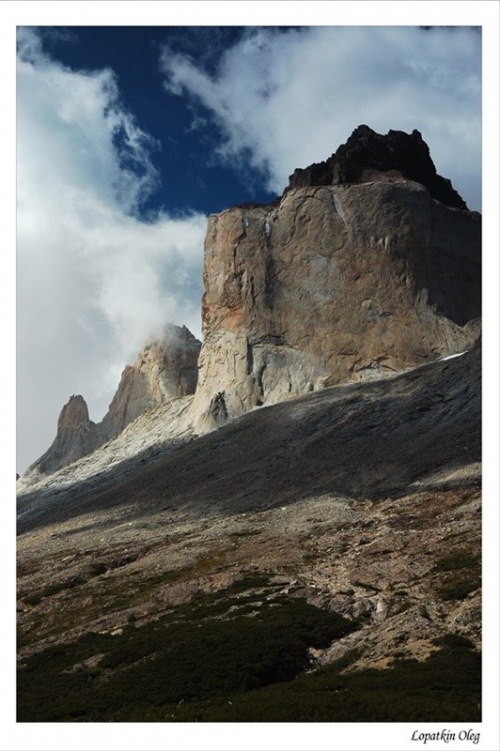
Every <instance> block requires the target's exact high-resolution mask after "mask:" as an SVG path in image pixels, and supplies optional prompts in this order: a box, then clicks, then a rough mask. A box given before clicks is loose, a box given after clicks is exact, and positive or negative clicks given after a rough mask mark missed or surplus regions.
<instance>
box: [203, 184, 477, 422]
mask: <svg viewBox="0 0 500 751" xmlns="http://www.w3.org/2000/svg"><path fill="white" fill-rule="evenodd" d="M313 172H314V170H313ZM311 174H312V173H311ZM313 176H314V175H313ZM310 177H311V175H310ZM480 284H481V223H480V217H479V215H478V214H475V213H472V212H469V211H466V210H463V209H457V208H450V207H448V206H445V205H443V204H442V203H439V202H437V201H436V200H434V199H433V198H432V196H431V195H430V193H429V191H428V189H427V188H425V187H424V186H423V185H421V184H419V183H417V182H415V181H412V180H408V179H406V178H403V177H400V176H396V177H394V176H392V177H390V178H389V177H387V176H386V179H385V180H384V181H380V180H377V181H372V182H368V183H359V184H335V185H320V186H315V185H306V186H305V187H290V188H288V189H287V190H286V191H285V194H284V195H283V197H282V199H281V201H280V202H279V204H278V205H273V206H243V207H235V208H232V209H229V210H227V211H224V212H222V213H221V214H217V215H213V216H211V217H210V219H209V224H208V230H207V237H206V243H205V269H204V286H205V294H204V298H203V313H202V315H203V348H202V351H201V355H200V378H199V384H198V388H197V392H196V397H195V402H194V409H195V411H196V413H197V415H200V416H201V417H200V425H201V426H205V427H206V428H208V429H210V428H211V427H213V426H214V425H217V424H220V423H221V422H223V421H224V420H225V419H226V418H227V417H233V416H235V415H238V414H241V413H243V412H246V411H247V410H249V409H252V408H253V407H256V406H259V405H263V404H271V403H274V402H278V401H281V400H283V399H287V398H289V397H292V396H297V395H299V394H303V393H306V392H308V391H314V390H316V389H318V388H322V387H324V386H331V385H334V384H338V383H341V382H343V381H349V380H359V379H364V378H373V377H380V376H383V375H390V374H391V373H395V372H398V371H401V370H405V369H408V368H411V367H413V366H416V365H421V364H423V363H426V362H430V361H432V360H436V359H439V358H440V357H444V356H447V355H450V354H453V353H457V352H461V351H464V350H466V349H468V348H469V347H470V345H471V344H472V342H473V341H474V339H475V338H476V337H477V334H478V330H479V325H478V320H477V319H478V318H479V317H480V314H481V303H480V297H481V290H480Z"/></svg>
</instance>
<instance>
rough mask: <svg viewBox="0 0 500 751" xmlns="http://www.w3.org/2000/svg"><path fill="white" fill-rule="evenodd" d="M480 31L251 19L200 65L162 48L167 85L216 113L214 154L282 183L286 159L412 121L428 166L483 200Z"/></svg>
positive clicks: (311, 156)
mask: <svg viewBox="0 0 500 751" xmlns="http://www.w3.org/2000/svg"><path fill="white" fill-rule="evenodd" d="M480 45H481V38H480V33H479V32H478V31H477V30H474V29H470V28H454V29H449V28H437V27H436V28H433V29H431V30H428V31H424V30H422V29H419V28H417V27H411V26H408V27H377V26H373V27H362V26H361V27H341V26H336V27H333V26H330V27H328V26H321V27H311V28H303V29H292V30H289V31H286V32H283V31H279V30H276V29H273V28H263V29H250V28H249V29H248V30H247V31H246V33H245V35H244V37H243V38H242V39H241V41H240V42H239V43H238V44H236V45H235V46H234V47H232V48H231V49H228V50H227V51H226V52H225V53H224V55H223V56H222V58H221V61H220V64H219V68H218V71H217V74H216V75H215V76H210V75H208V74H207V73H206V72H205V71H204V70H203V69H201V68H198V67H197V66H196V65H195V64H194V62H193V61H192V60H190V59H189V58H188V57H186V56H182V55H179V54H174V53H173V52H172V51H171V50H169V49H168V48H166V49H165V50H164V52H163V55H162V70H163V72H164V74H165V85H166V87H167V88H168V89H169V90H170V91H172V92H176V93H178V94H181V93H184V92H187V93H188V94H190V95H191V96H192V97H193V99H194V100H196V101H198V102H199V103H201V104H202V105H203V106H204V107H205V108H207V109H208V110H210V111H211V112H212V113H213V114H214V115H215V117H216V119H217V122H218V125H219V127H220V129H221V132H222V135H223V139H224V140H223V143H222V145H221V147H220V150H219V154H220V156H221V157H222V158H225V159H228V160H233V161H234V160H236V164H240V165H244V164H245V160H248V162H249V163H250V165H251V166H253V167H254V168H257V169H259V170H261V171H263V172H264V174H266V175H267V182H268V187H269V188H270V189H271V190H273V191H276V192H277V193H280V192H281V191H282V190H283V188H284V187H285V185H286V184H287V178H288V175H289V174H290V173H291V172H293V170H294V169H295V167H305V166H307V165H308V164H311V163H312V162H317V161H321V160H323V159H326V158H327V157H328V156H330V154H331V153H332V152H333V151H334V150H335V149H336V148H337V146H338V145H340V144H341V143H344V142H345V141H346V139H347V137H348V136H349V135H350V133H351V132H352V131H353V130H354V128H355V127H356V126H358V125H360V124H361V123H366V124H367V125H369V126H370V127H372V128H373V129H374V130H376V131H378V132H382V133H386V132H387V131H388V130H389V129H394V130H405V131H408V132H411V131H412V130H413V129H414V128H416V129H417V130H420V131H421V132H422V135H423V137H424V139H425V140H426V141H427V143H428V144H429V147H430V150H431V155H432V157H433V159H434V162H435V164H436V168H437V170H438V172H439V173H440V174H442V175H443V176H444V177H448V178H450V179H451V180H452V182H453V184H454V186H455V187H456V189H457V190H458V191H459V192H460V193H461V194H462V195H463V197H464V198H465V200H466V201H467V202H468V204H469V205H470V207H471V208H475V209H477V208H479V205H480V165H481V120H480V117H481V107H480V103H481V71H480V62H481V53H480Z"/></svg>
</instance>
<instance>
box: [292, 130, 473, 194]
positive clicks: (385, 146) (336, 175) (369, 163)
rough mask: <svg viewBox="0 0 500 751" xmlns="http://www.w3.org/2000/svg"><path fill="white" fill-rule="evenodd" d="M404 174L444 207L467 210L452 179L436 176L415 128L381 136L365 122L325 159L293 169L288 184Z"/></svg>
mask: <svg viewBox="0 0 500 751" xmlns="http://www.w3.org/2000/svg"><path fill="white" fill-rule="evenodd" d="M397 177H403V178H406V179H408V180H414V181H415V182H418V183H420V184H421V185H423V186H424V187H426V188H427V190H428V191H429V193H430V194H431V196H432V198H435V199H436V200H437V201H440V203H444V204H445V205H446V206H451V207H452V208H457V209H466V208H467V204H466V203H465V201H464V200H463V199H462V198H461V197H460V195H459V194H458V193H457V191H456V190H455V189H454V188H453V186H452V184H451V182H450V181H449V180H447V179H446V178H444V177H441V175H438V174H437V172H436V168H435V166H434V162H433V161H432V159H431V155H430V152H429V147H428V146H427V144H426V143H425V141H424V140H423V139H422V136H421V134H420V133H419V132H418V130H414V131H413V132H412V133H411V134H408V133H404V132H403V131H400V130H390V131H389V132H388V133H387V135H385V136H383V135H381V134H379V133H375V131H374V130H372V129H371V128H369V127H368V126H367V125H360V126H359V127H358V128H356V130H354V131H353V133H352V134H351V136H350V137H349V138H348V140H347V141H346V143H345V144H342V146H339V148H338V149H337V151H336V152H335V153H334V154H332V156H331V157H330V158H329V159H327V160H326V161H324V162H319V163H317V164H312V165H311V166H309V167H306V168H305V169H296V170H295V172H294V173H293V175H291V176H290V187H291V188H298V187H305V186H309V185H336V184H344V183H362V182H370V181H373V180H387V179H391V178H397Z"/></svg>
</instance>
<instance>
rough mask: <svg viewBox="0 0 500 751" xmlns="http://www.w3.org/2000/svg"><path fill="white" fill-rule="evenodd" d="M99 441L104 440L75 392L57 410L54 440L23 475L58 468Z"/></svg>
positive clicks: (100, 443) (49, 472)
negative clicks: (57, 417)
mask: <svg viewBox="0 0 500 751" xmlns="http://www.w3.org/2000/svg"><path fill="white" fill-rule="evenodd" d="M102 443H104V441H103V440H102V435H101V431H100V430H99V426H98V425H96V424H95V423H94V422H92V420H90V419H89V411H88V408H87V404H86V402H85V399H84V398H83V396H80V395H79V394H78V395H75V394H74V395H73V396H71V397H70V399H69V401H68V403H67V404H65V405H64V407H63V408H62V410H61V414H60V415H59V419H58V421H57V435H56V437H55V439H54V442H53V443H52V445H51V446H50V448H49V449H47V451H46V452H45V453H44V454H43V455H42V456H41V457H40V458H39V459H37V461H36V462H35V463H34V464H32V465H31V467H29V469H28V470H27V473H26V474H27V475H30V474H35V475H40V474H41V475H45V474H51V473H52V472H55V471H56V470H58V469H60V467H63V466H64V465H66V464H71V462H74V461H76V460H77V459H80V457H82V456H85V455H86V454H90V453H91V452H92V451H95V449H96V448H98V447H99V446H101V445H102Z"/></svg>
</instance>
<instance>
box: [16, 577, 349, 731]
mask: <svg viewBox="0 0 500 751" xmlns="http://www.w3.org/2000/svg"><path fill="white" fill-rule="evenodd" d="M256 582H258V584H259V585H262V584H263V581H262V578H261V577H259V578H252V577H250V578H249V579H247V580H246V581H243V582H237V583H235V585H234V586H233V587H230V588H228V589H227V590H225V591H224V592H221V593H217V594H215V595H210V596H200V597H198V598H196V599H195V600H194V601H193V602H192V603H189V604H186V605H183V606H180V607H179V608H177V609H176V610H175V611H174V612H173V613H171V614H170V615H168V616H166V617H163V618H161V619H159V620H158V621H155V622H150V623H149V624H147V625H145V626H140V627H138V626H135V625H134V624H133V623H130V624H129V625H128V626H127V627H126V628H125V629H124V630H123V632H122V633H120V634H115V635H114V636H112V635H111V634H102V633H101V634H99V633H89V634H87V635H86V636H85V637H83V638H81V639H80V640H79V641H78V642H77V643H75V644H69V645H64V646H57V647H51V648H49V649H47V650H45V651H44V652H43V653H39V654H37V655H34V656H32V657H31V658H29V659H27V660H26V661H25V662H24V663H23V666H22V668H21V669H20V671H19V675H18V720H19V721H20V722H71V721H88V722H101V721H102V722H106V721H129V720H131V719H132V718H133V720H134V721H147V720H148V719H158V716H159V714H169V713H170V714H171V712H170V708H171V707H172V706H175V707H177V706H179V703H182V704H184V703H189V704H192V703H196V702H203V701H205V700H207V699H209V698H210V700H212V699H214V698H216V697H226V696H233V695H240V694H245V693H248V692H251V691H254V690H257V689H259V688H261V687H263V686H266V685H271V684H278V683H282V682H285V681H290V680H292V679H293V678H295V676H297V675H298V674H300V673H301V672H304V671H305V670H306V669H307V668H308V667H310V659H309V653H308V649H309V647H313V646H314V647H325V646H327V645H328V644H330V643H331V642H332V641H333V640H334V639H336V638H340V637H341V636H344V635H345V634H347V633H349V632H350V631H352V630H353V629H354V628H355V627H356V626H355V624H353V623H352V622H350V621H347V620H346V619H344V618H342V617H341V616H339V615H336V614H334V613H327V612H325V611H322V610H319V609H318V608H315V607H313V606H312V605H309V604H308V603H307V602H306V601H305V600H301V599H293V598H285V597H279V596H276V592H275V588H274V587H272V585H270V584H269V582H267V584H265V586H264V587H260V591H255V584H256ZM249 586H250V587H252V588H253V589H250V591H249ZM267 598H270V599H267ZM250 606H251V607H250ZM250 613H251V615H250ZM95 655H99V656H100V659H99V661H98V663H97V664H94V661H93V660H92V659H91V658H92V657H94V656H95ZM101 655H102V657H101ZM167 708H168V709H169V711H167Z"/></svg>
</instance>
